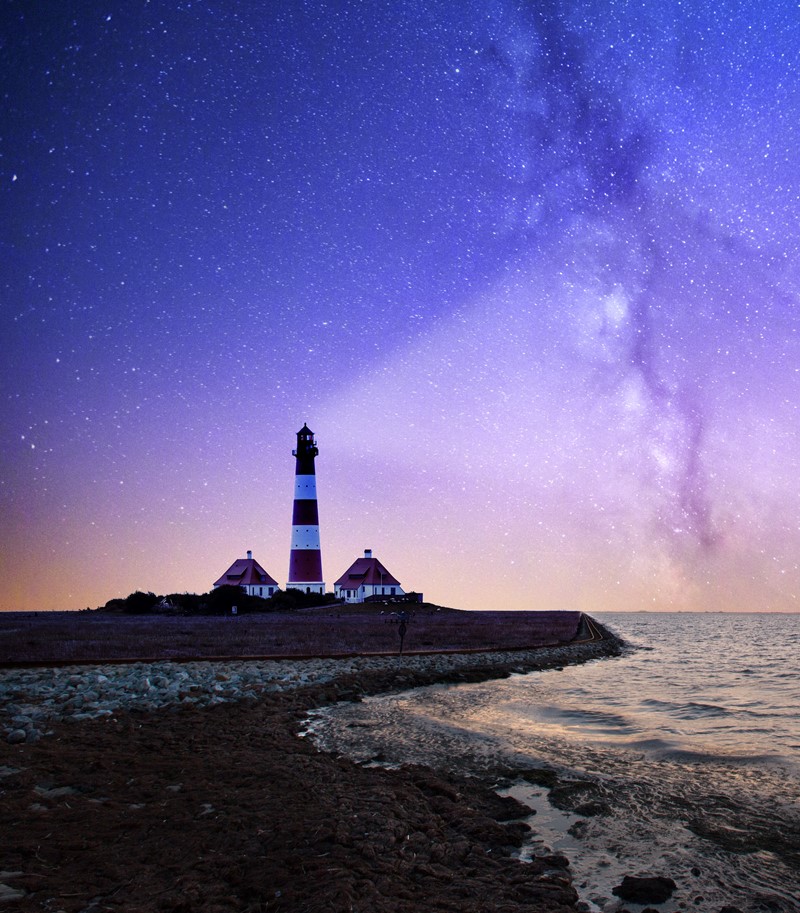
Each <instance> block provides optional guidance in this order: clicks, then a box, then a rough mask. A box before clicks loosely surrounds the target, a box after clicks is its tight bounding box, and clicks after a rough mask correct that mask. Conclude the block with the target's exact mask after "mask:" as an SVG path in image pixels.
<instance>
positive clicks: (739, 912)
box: [719, 906, 742, 913]
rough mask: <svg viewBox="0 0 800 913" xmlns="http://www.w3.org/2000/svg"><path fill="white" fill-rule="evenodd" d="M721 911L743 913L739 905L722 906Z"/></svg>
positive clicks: (721, 912)
mask: <svg viewBox="0 0 800 913" xmlns="http://www.w3.org/2000/svg"><path fill="white" fill-rule="evenodd" d="M719 913H742V911H741V910H740V909H739V908H738V907H732V906H726V907H722V908H721V909H720V911H719Z"/></svg>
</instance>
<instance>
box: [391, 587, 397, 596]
mask: <svg viewBox="0 0 800 913" xmlns="http://www.w3.org/2000/svg"><path fill="white" fill-rule="evenodd" d="M396 593H397V587H396V586H393V587H392V596H394V595H395V594H396Z"/></svg>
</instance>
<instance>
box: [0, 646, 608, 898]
mask: <svg viewBox="0 0 800 913" xmlns="http://www.w3.org/2000/svg"><path fill="white" fill-rule="evenodd" d="M619 650H620V645H619V642H618V640H617V639H616V638H614V637H611V636H606V637H605V638H604V639H602V640H600V641H590V642H585V643H576V644H572V645H567V646H557V647H540V648H537V649H532V650H527V651H526V650H514V651H505V652H494V653H455V654H446V655H420V656H384V657H348V658H345V659H335V660H334V659H328V660H288V661H287V660H284V661H275V660H253V661H249V662H243V661H235V660H229V661H226V662H217V663H213V662H208V661H206V662H201V663H175V662H164V663H159V662H155V663H147V664H137V663H133V664H126V665H113V664H107V665H103V664H89V665H85V666H80V665H77V666H70V667H68V668H65V669H53V668H47V667H44V668H37V669H10V670H5V671H3V672H2V688H3V702H2V710H0V712H2V714H3V720H2V724H3V726H4V732H5V733H6V738H5V739H4V740H2V742H0V789H2V791H3V795H2V798H3V801H2V803H0V832H2V833H3V834H4V838H5V839H4V841H3V849H2V858H0V872H2V875H1V876H0V884H1V885H2V887H0V903H3V904H4V905H5V906H7V907H8V909H14V910H20V911H22V913H27V911H34V910H64V911H65V913H73V911H75V913H77V911H84V910H93V911H94V910H98V911H99V910H126V911H127V910H129V911H134V910H167V911H186V913H188V911H192V910H203V911H220V913H221V911H234V910H236V911H241V910H253V911H266V910H275V911H279V910H284V911H317V910H319V911H323V910H325V911H339V910H342V911H345V910H363V911H368V910H369V911H376V910H377V911H387V913H389V911H411V910H419V909H430V910H441V911H451V910H452V911H475V913H478V911H497V913H500V911H503V913H516V911H522V910H525V911H537V910H541V911H545V910H547V911H562V910H563V911H568V910H569V911H573V910H577V909H579V907H578V906H577V903H578V900H577V895H576V892H575V890H574V888H573V886H572V884H571V875H570V871H569V862H568V860H567V859H566V858H565V857H564V856H562V855H560V854H557V853H553V854H549V855H547V854H546V855H543V856H540V857H538V858H536V859H534V860H532V861H530V862H526V863H524V864H523V863H520V861H519V860H518V858H517V854H518V851H519V848H520V847H521V846H522V845H523V844H524V842H525V841H526V839H527V838H528V835H529V833H530V831H529V825H528V824H526V823H525V819H527V818H528V817H529V815H530V810H529V809H527V808H526V807H525V806H523V805H521V804H520V803H518V802H517V801H516V800H515V799H513V798H510V797H501V796H499V795H498V793H497V791H496V790H494V789H492V788H490V787H491V786H493V785H496V783H494V782H490V779H492V778H488V779H487V778H475V777H467V776H464V775H460V774H458V773H454V772H444V771H436V770H432V769H431V768H428V767H425V766H420V765H411V766H407V767H403V768H400V769H396V770H387V769H383V768H382V767H381V766H364V765H361V764H357V763H355V762H354V761H352V760H349V759H347V758H345V757H342V756H340V755H338V754H337V753H332V752H325V751H320V750H318V749H317V748H316V747H315V746H314V744H313V743H312V741H311V740H310V739H308V738H302V737H299V734H300V733H302V732H303V731H304V728H305V727H307V725H308V714H309V711H311V710H314V709H319V708H322V707H325V706H330V705H333V704H336V703H338V702H342V701H345V702H353V701H355V702H358V701H360V700H361V699H362V698H363V697H366V696H368V695H374V694H384V693H388V692H397V691H402V690H405V689H409V688H414V687H418V686H421V685H429V684H436V683H442V682H451V683H453V682H470V681H472V682H477V681H485V680H489V679H492V678H498V677H500V678H502V677H504V676H508V675H511V674H514V673H524V672H528V671H532V670H536V669H546V668H558V667H563V666H565V665H567V664H570V663H576V662H585V661H588V660H592V659H598V658H602V657H605V656H611V655H615V654H617V653H618V652H619ZM181 676H185V677H181ZM54 678H58V682H57V687H54V686H53V683H54ZM48 689H49V690H48ZM65 694H66V695H67V697H66V699H63V695H65ZM56 695H61V696H62V699H61V700H60V701H59V700H58V699H57V698H56ZM48 701H50V703H49V704H48ZM104 701H105V702H106V705H104V704H103V702H104ZM59 706H60V707H61V708H62V709H60V710H59V709H58V708H59ZM37 707H38V708H39V711H38V712H40V713H41V715H40V716H38V717H37ZM42 707H44V710H42V709H41V708H42ZM26 727H27V728H26ZM13 732H23V733H25V735H24V737H22V736H17V737H15V738H13V739H12V741H9V736H10V735H11V733H13ZM374 760H375V761H376V762H377V763H378V764H379V762H380V759H379V758H376V759H374ZM497 776H506V777H511V776H513V777H515V778H516V777H519V776H528V777H529V778H530V780H531V781H532V782H533V781H537V780H539V781H547V780H548V779H549V778H551V777H552V774H551V773H550V772H548V771H547V770H544V769H543V768H537V767H532V768H531V769H530V770H528V771H518V770H517V771H510V770H506V771H494V772H493V777H494V779H496V778H497Z"/></svg>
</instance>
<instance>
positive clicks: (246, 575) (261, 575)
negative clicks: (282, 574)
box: [214, 558, 278, 586]
mask: <svg viewBox="0 0 800 913" xmlns="http://www.w3.org/2000/svg"><path fill="white" fill-rule="evenodd" d="M226 585H227V586H277V585H278V581H277V580H274V579H273V578H272V577H270V575H269V574H268V573H267V572H266V571H265V570H264V568H263V567H261V565H260V564H259V563H258V562H257V561H256V560H255V558H237V559H236V561H234V562H233V564H232V565H231V566H230V567H229V568H228V570H227V571H225V573H224V574H223V575H222V576H221V577H220V578H219V580H217V581H215V583H214V586H226Z"/></svg>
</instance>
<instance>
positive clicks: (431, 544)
mask: <svg viewBox="0 0 800 913" xmlns="http://www.w3.org/2000/svg"><path fill="white" fill-rule="evenodd" d="M0 23H1V25H2V28H1V29H0V73H1V74H2V79H1V80H0V94H1V95H2V121H1V122H0V352H1V357H0V441H1V443H2V448H1V452H2V465H1V466H0V537H1V540H0V608H2V609H5V610H8V609H27V610H33V609H79V608H84V607H86V606H92V607H94V606H97V605H100V604H102V603H104V602H105V601H106V600H107V599H110V598H112V597H115V596H124V595H127V594H128V593H130V592H131V591H133V590H135V589H144V590H153V591H155V592H157V593H168V592H183V591H190V592H204V591H206V590H208V589H209V588H210V587H211V584H212V583H213V581H214V580H215V579H216V578H217V577H218V576H220V575H221V574H222V573H223V572H224V571H225V569H226V568H227V567H228V566H229V565H230V564H231V563H232V562H233V560H234V559H236V558H239V557H244V554H245V551H246V550H247V549H252V550H253V552H254V556H255V557H256V558H257V559H258V560H259V561H260V562H261V563H262V564H263V565H264V567H265V568H266V569H267V570H268V571H269V573H270V574H272V575H273V576H274V577H275V578H276V579H277V580H278V581H279V583H281V584H284V583H285V581H286V576H287V570H288V560H289V544H290V532H291V530H290V527H291V510H292V497H293V482H294V480H293V473H294V460H293V457H292V449H293V447H294V446H295V434H296V432H297V431H298V429H299V428H300V427H301V426H302V425H303V423H304V422H308V424H309V426H310V427H311V429H312V430H313V431H314V432H315V433H316V435H317V440H318V444H319V448H320V455H319V457H318V459H317V481H318V491H319V511H320V522H321V539H322V554H323V569H324V574H325V579H326V581H327V583H328V586H329V588H330V589H332V584H333V581H334V580H335V579H336V578H337V577H338V576H340V575H341V574H342V573H343V572H344V571H345V570H346V568H347V567H348V566H349V565H350V563H351V562H352V561H353V560H355V558H357V557H359V556H360V555H361V554H363V549H364V548H372V549H373V550H374V554H375V555H376V557H378V558H380V559H381V561H383V562H384V564H385V565H386V566H387V567H388V569H389V570H390V571H391V572H392V573H393V574H395V576H397V577H398V578H399V579H400V581H401V583H402V584H403V586H404V587H405V588H406V589H409V590H411V589H413V590H418V591H423V592H424V593H425V595H426V597H427V598H429V599H431V600H433V601H435V602H438V603H440V604H445V605H452V606H457V607H462V608H472V609H479V608H514V609H536V608H542V609H553V608H555V609H576V608H577V609H582V610H585V611H589V612H591V611H601V610H637V609H649V610H731V611H798V610H800V606H798V599H797V594H798V591H800V569H799V568H798V555H800V485H798V478H800V416H798V403H800V331H799V330H800V317H799V316H798V293H799V292H800V260H799V259H798V244H799V242H800V222H799V221H798V216H799V215H800V151H798V150H800V136H798V132H799V130H798V124H800V9H799V8H798V6H797V4H796V2H789V0H771V2H770V3H768V4H766V3H765V4H753V3H752V2H751V0H715V2H713V3H712V2H710V0H663V2H659V3H649V2H643V0H636V2H634V0H571V2H568V0H537V2H533V0H529V2H523V0H517V2H511V0H465V2H464V3H452V2H450V0H425V2H421V0H413V2H412V0H297V2H294V0H292V2H281V0H275V2H245V0H191V2H185V0H177V2H172V0H170V2H166V0H163V2H161V0H126V2H124V3H122V2H107V3H98V2H97V0H65V2H60V3H35V4H34V3H29V2H22V0H7V2H5V3H4V4H3V6H2V10H1V11H0Z"/></svg>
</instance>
